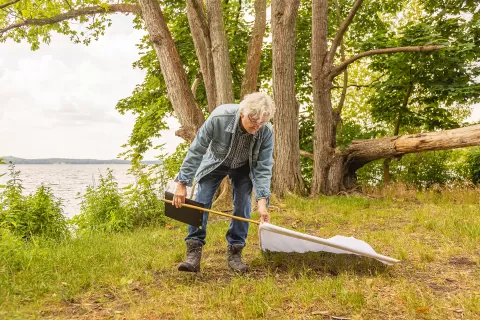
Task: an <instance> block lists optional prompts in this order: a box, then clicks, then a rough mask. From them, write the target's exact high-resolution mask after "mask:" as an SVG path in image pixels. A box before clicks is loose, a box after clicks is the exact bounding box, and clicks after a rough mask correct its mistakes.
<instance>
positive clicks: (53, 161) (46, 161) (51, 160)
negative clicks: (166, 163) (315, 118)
mask: <svg viewBox="0 0 480 320" xmlns="http://www.w3.org/2000/svg"><path fill="white" fill-rule="evenodd" d="M0 159H2V160H3V162H5V163H6V164H8V163H10V162H12V163H13V164H16V165H17V164H131V162H130V161H128V160H118V159H111V160H99V159H68V158H45V159H24V158H17V157H11V156H8V157H0ZM142 163H143V164H159V163H161V162H160V161H158V160H145V161H142Z"/></svg>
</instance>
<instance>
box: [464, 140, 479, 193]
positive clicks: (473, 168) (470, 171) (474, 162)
mask: <svg viewBox="0 0 480 320" xmlns="http://www.w3.org/2000/svg"><path fill="white" fill-rule="evenodd" d="M465 169H466V172H467V177H468V178H469V179H470V180H471V181H472V182H473V183H475V184H480V148H478V147H477V148H473V149H471V150H469V152H468V153H467V157H466V161H465Z"/></svg>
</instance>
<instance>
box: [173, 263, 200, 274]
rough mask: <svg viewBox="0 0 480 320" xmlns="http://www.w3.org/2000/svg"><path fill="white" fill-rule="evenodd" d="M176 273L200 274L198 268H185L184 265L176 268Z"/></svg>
mask: <svg viewBox="0 0 480 320" xmlns="http://www.w3.org/2000/svg"><path fill="white" fill-rule="evenodd" d="M178 271H183V272H200V268H195V267H194V266H187V265H185V264H181V265H179V266H178Z"/></svg>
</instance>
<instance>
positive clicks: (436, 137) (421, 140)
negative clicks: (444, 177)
mask: <svg viewBox="0 0 480 320" xmlns="http://www.w3.org/2000/svg"><path fill="white" fill-rule="evenodd" d="M478 145H480V125H475V126H469V127H464V128H458V129H452V130H445V131H439V132H428V133H418V134H410V135H405V136H394V137H386V138H380V139H372V140H354V141H352V143H351V144H350V146H349V147H348V148H346V149H345V150H344V151H343V152H342V155H343V156H344V157H346V158H347V161H348V162H349V163H353V162H358V163H363V164H366V163H368V162H370V161H373V160H377V159H382V158H393V157H399V156H402V155H404V154H407V153H415V152H423V151H433V150H449V149H455V148H464V147H471V146H478Z"/></svg>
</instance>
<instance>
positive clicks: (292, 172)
mask: <svg viewBox="0 0 480 320" xmlns="http://www.w3.org/2000/svg"><path fill="white" fill-rule="evenodd" d="M299 4H300V0H293V1H286V0H274V1H272V52H273V57H272V60H273V68H272V69H273V70H272V72H273V97H274V100H275V106H276V112H275V118H274V122H275V130H274V138H275V141H276V143H275V147H274V157H275V166H274V167H273V179H272V180H273V191H274V192H275V194H277V195H279V196H283V195H285V194H286V193H289V192H294V193H303V191H304V184H303V179H302V176H301V171H300V152H299V144H300V141H299V136H298V130H299V127H298V113H299V104H298V102H297V100H296V97H295V82H294V81H295V78H294V68H295V60H294V59H295V26H296V19H297V13H298V7H299Z"/></svg>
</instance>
